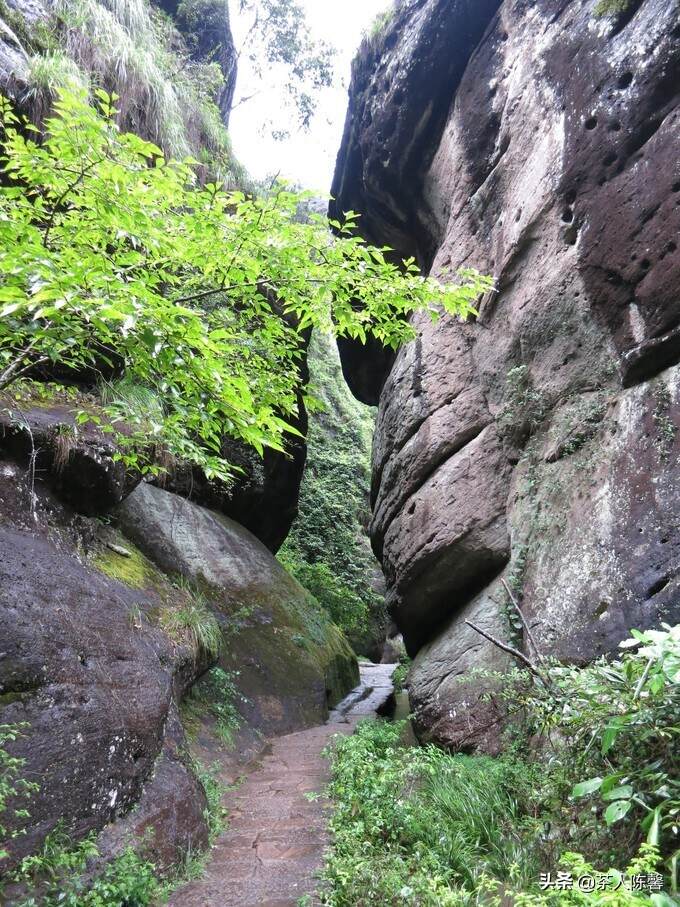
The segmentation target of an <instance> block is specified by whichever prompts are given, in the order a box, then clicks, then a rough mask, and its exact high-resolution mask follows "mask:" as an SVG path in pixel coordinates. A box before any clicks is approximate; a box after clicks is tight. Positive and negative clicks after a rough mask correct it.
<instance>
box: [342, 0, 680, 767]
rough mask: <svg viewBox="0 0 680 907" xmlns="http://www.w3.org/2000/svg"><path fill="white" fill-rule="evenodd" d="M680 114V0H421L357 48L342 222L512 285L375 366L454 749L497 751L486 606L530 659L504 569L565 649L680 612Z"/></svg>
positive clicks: (385, 502)
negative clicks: (471, 616) (618, 6)
mask: <svg viewBox="0 0 680 907" xmlns="http://www.w3.org/2000/svg"><path fill="white" fill-rule="evenodd" d="M499 6H500V8H498V7H499ZM471 22H472V23H473V24H474V26H475V27H474V28H473V27H471ZM444 34H448V35H450V36H453V35H455V42H456V47H457V49H458V53H456V54H451V52H450V47H451V41H452V40H454V39H453V37H451V38H450V40H449V43H444V44H442V43H441V38H442V35H444ZM452 57H455V73H453V72H452V73H451V74H450V76H449V78H448V81H447V82H446V83H442V81H440V80H437V79H435V78H434V77H433V75H432V74H433V72H434V71H435V70H437V68H438V67H439V69H440V70H441V71H444V70H446V69H447V68H449V69H451V67H453V66H454V63H452V60H451V58H452ZM679 105H680V10H679V8H678V4H677V2H675V0H642V2H640V0H635V2H632V3H631V4H629V8H628V9H627V11H625V12H623V13H621V14H619V15H616V16H609V17H607V16H605V17H597V16H595V15H594V10H593V3H591V2H586V0H574V2H562V0H540V2H538V3H535V2H528V0H505V2H503V3H502V4H493V3H489V4H481V5H475V7H474V10H473V9H472V7H471V6H470V4H469V3H466V2H463V0H450V2H448V3H446V4H442V3H438V2H437V0H412V2H404V3H402V4H399V6H398V9H397V12H396V14H395V16H394V18H393V20H392V22H391V23H390V24H388V26H387V28H386V29H385V31H384V32H383V33H382V35H381V36H380V37H379V39H377V40H374V42H373V44H372V45H371V47H370V48H364V49H363V50H362V52H361V54H360V56H359V58H358V60H357V61H356V63H355V68H354V73H353V84H352V88H351V91H350V108H349V112H348V121H347V126H346V129H345V135H344V139H343V147H342V149H341V152H340V155H339V158H338V169H337V171H336V176H335V181H334V187H335V195H336V202H335V208H334V213H336V214H337V213H338V212H340V211H342V210H348V209H350V208H351V209H353V210H355V211H358V212H359V213H360V214H361V215H362V219H361V221H360V223H361V224H362V229H363V230H364V231H365V233H366V235H367V236H368V238H370V239H371V240H373V241H377V242H380V243H383V242H387V243H390V244H392V245H393V246H394V247H395V248H396V249H397V250H398V251H399V252H400V253H407V254H413V255H416V256H417V258H418V260H419V261H420V263H421V265H422V266H423V267H424V268H425V269H426V270H429V271H430V272H431V273H432V274H433V275H435V276H440V277H441V278H442V279H445V280H448V279H451V278H450V276H449V275H450V274H451V273H452V272H455V270H456V269H457V268H459V267H461V266H466V267H467V266H473V267H477V268H478V269H479V270H480V271H482V272H484V273H488V274H492V275H493V276H494V278H495V280H496V287H497V292H495V293H490V294H488V296H486V297H485V298H483V299H482V300H480V303H479V306H478V308H479V316H478V317H477V318H476V319H475V321H474V322H473V323H469V324H465V325H463V324H460V323H459V322H457V321H455V320H454V319H451V318H448V317H446V318H443V319H442V320H441V321H440V322H439V323H437V324H434V325H433V324H431V323H430V322H429V321H428V320H426V319H420V318H416V319H415V320H414V324H415V326H416V327H417V331H418V337H417V340H416V341H415V342H414V343H412V344H409V345H408V346H407V347H405V348H404V349H402V350H401V351H400V352H399V353H398V354H397V356H396V358H395V360H394V362H393V363H392V364H391V365H390V364H389V363H388V371H387V373H386V372H385V370H384V365H385V363H384V362H383V361H381V360H380V359H376V357H372V358H371V359H370V362H372V363H373V364H374V365H377V366H379V368H377V370H375V371H374V374H373V385H372V392H373V393H379V394H380V411H379V417H378V427H377V431H376V439H375V448H374V466H373V514H374V515H373V523H372V533H373V541H374V546H375V548H376V550H377V551H378V553H379V554H380V555H381V556H382V560H383V565H384V567H385V569H386V576H387V579H388V585H389V595H390V599H391V601H392V605H393V610H394V614H395V616H396V618H397V620H398V622H399V623H400V627H401V629H403V631H404V635H405V640H406V644H407V646H408V647H409V649H410V650H411V651H412V652H414V651H416V650H418V649H420V652H419V655H418V659H417V663H416V665H417V666H416V670H415V671H414V674H413V679H412V683H411V694H412V698H413V701H414V703H415V705H416V708H417V713H418V714H419V716H420V717H419V726H420V729H421V733H423V734H424V735H425V736H427V737H428V738H430V739H434V740H436V741H439V742H442V743H446V744H447V745H449V746H456V745H460V746H461V747H462V748H465V749H473V748H474V747H475V745H479V746H480V747H487V748H488V747H489V740H490V737H489V733H488V732H487V731H488V728H491V727H492V724H493V721H494V720H496V719H495V718H492V717H490V716H489V715H488V714H486V715H485V710H486V709H487V705H486V699H483V700H482V701H478V698H477V697H476V695H474V689H473V687H471V686H470V685H469V684H468V685H467V688H465V689H464V686H465V685H464V684H461V683H460V682H458V681H456V682H455V683H453V678H454V677H456V676H457V675H458V674H460V673H461V665H462V666H463V671H462V673H465V672H466V671H468V668H469V667H470V666H471V665H472V660H471V659H469V658H468V656H467V655H466V652H468V651H472V649H471V648H470V645H471V641H472V640H473V637H470V635H469V634H470V633H473V634H474V631H472V630H470V628H468V627H467V625H465V624H464V618H465V615H467V614H468V613H469V609H470V608H475V609H477V610H479V609H481V614H482V615H483V616H485V619H486V620H488V621H491V622H492V623H493V625H494V626H495V627H496V634H495V635H497V636H500V637H502V638H504V639H506V640H508V639H510V640H511V641H514V642H515V643H516V644H518V645H521V646H524V648H525V651H528V649H527V640H526V639H524V638H523V635H522V632H521V625H520V627H519V628H518V626H517V619H516V615H515V617H514V618H513V606H512V604H511V602H510V601H509V599H508V595H507V593H506V592H505V590H504V587H503V586H502V585H501V584H500V583H499V579H500V578H503V579H505V580H506V581H507V582H508V584H509V585H510V587H511V588H512V589H513V590H514V594H515V597H516V598H517V599H518V601H519V602H520V603H521V607H522V609H523V611H524V613H525V615H526V617H527V618H528V619H529V621H530V624H531V626H532V631H533V635H534V636H535V637H536V638H537V640H538V643H539V646H541V647H543V648H544V651H545V652H546V653H548V654H552V655H555V656H557V657H558V658H562V659H565V660H570V661H576V662H580V663H584V662H587V661H589V660H591V659H592V658H593V657H595V656H597V655H598V654H601V653H607V652H612V651H614V650H615V649H616V647H617V645H618V642H619V641H620V640H621V639H622V637H623V636H625V635H626V634H627V632H628V631H629V629H630V627H633V626H637V627H641V628H644V627H649V626H652V625H654V624H658V622H659V621H661V620H670V621H674V620H677V619H678V617H679V616H680V611H679V609H678V604H677V602H678V597H677V587H678V585H679V582H678V568H677V564H678V561H677V555H676V551H675V548H676V547H677V544H678V542H677V536H678V526H680V497H679V496H678V493H677V487H678V479H679V478H680V476H679V473H680V466H679V464H678V456H677V454H678V441H677V433H678V428H679V427H680V394H679V391H678V366H677V364H676V363H678V362H680V342H679V341H678V337H679V336H680V309H679V308H678V299H679V298H680V294H679V292H678V291H679V288H680V251H678V239H677V237H678V232H679V231H680V170H679V169H678V164H677V160H678V158H677V147H678V139H679V138H680V115H679ZM429 111H433V112H440V113H439V114H438V115H436V116H435V115H434V114H432V115H431V114H430V113H428V112H429ZM441 111H444V114H441ZM418 115H419V116H420V117H421V119H420V120H417V119H416V118H417V117H418ZM416 122H417V123H418V124H419V128H418V129H417V130H416V131H415V132H414V125H413V124H414V123H416ZM388 125H389V126H390V130H389V135H388V132H387V131H386V130H387V126H388ZM379 133H381V134H382V137H384V141H379V139H381V134H379ZM414 136H415V139H414ZM383 149H384V150H383ZM414 149H415V151H414ZM414 155H415V156H414ZM381 156H382V165H381V166H378V160H379V159H380V158H381ZM416 157H418V159H419V160H420V163H421V167H420V168H419V167H417V166H416V165H415V163H414V161H415V159H416ZM357 361H360V362H361V359H360V357H359V354H358V352H357V350H356V349H353V350H352V357H351V359H347V361H346V367H347V368H355V369H357V371H358V373H359V374H360V376H361V381H362V382H363V384H365V383H366V380H367V375H368V374H369V373H370V368H371V366H370V364H369V360H367V361H366V362H362V364H361V366H357V365H356V362H357ZM381 369H382V371H381ZM499 615H500V617H499ZM504 615H506V616H504ZM508 616H509V617H510V619H508ZM501 619H502V620H501ZM498 620H501V624H500V625H498V624H497V621H498ZM490 625H491V624H490ZM482 642H483V640H482V639H481V637H480V638H479V639H478V640H477V643H478V645H477V648H476V651H475V658H474V665H475V667H477V668H484V667H485V665H486V666H489V667H491V668H493V669H495V668H496V667H497V658H498V653H497V651H496V650H495V649H494V647H493V646H492V645H491V644H488V645H487V644H483V645H482ZM421 647H422V648H421ZM480 684H481V681H480ZM481 685H482V686H483V684H481ZM473 686H474V685H473ZM471 689H472V690H473V695H472V696H471V695H470V690H471ZM462 713H465V714H466V715H467V719H466V720H467V724H466V725H465V727H463V725H462V724H461V722H460V716H461V714H462ZM470 729H472V732H470Z"/></svg>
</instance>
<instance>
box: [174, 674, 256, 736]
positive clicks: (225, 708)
mask: <svg viewBox="0 0 680 907" xmlns="http://www.w3.org/2000/svg"><path fill="white" fill-rule="evenodd" d="M237 678H238V672H236V671H225V670H223V669H222V668H219V667H215V668H211V669H210V670H209V671H208V672H207V673H206V674H204V675H203V677H202V678H201V679H200V680H199V681H198V682H197V683H195V684H194V685H193V687H192V688H191V690H190V692H189V693H188V695H187V696H186V697H185V699H184V701H183V702H182V708H181V711H182V717H183V720H184V724H185V727H186V729H187V732H188V734H189V736H190V737H192V736H193V735H194V734H195V733H196V732H197V730H198V726H199V724H200V721H201V719H202V718H203V717H204V716H205V715H206V714H207V715H209V716H211V717H212V718H213V720H214V722H215V733H216V734H217V736H218V737H219V738H220V740H222V742H223V743H224V744H226V745H227V746H231V745H232V744H233V742H234V734H235V733H236V731H237V730H238V729H239V727H240V726H241V724H242V723H243V719H242V718H241V714H240V712H239V711H238V708H237V705H236V703H237V702H238V701H239V700H240V701H245V700H244V697H243V694H242V693H241V692H240V690H239V689H238V686H237Z"/></svg>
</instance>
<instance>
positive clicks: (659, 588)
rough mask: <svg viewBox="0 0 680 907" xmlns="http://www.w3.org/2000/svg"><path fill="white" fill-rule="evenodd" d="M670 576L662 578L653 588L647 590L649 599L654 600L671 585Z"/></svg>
mask: <svg viewBox="0 0 680 907" xmlns="http://www.w3.org/2000/svg"><path fill="white" fill-rule="evenodd" d="M670 581H671V578H670V576H662V577H661V579H660V580H657V582H655V583H654V584H653V585H652V586H650V587H649V589H648V590H647V596H646V597H647V598H652V597H653V596H654V595H658V594H659V592H662V591H663V590H664V589H665V588H666V586H667V585H668V584H669V583H670Z"/></svg>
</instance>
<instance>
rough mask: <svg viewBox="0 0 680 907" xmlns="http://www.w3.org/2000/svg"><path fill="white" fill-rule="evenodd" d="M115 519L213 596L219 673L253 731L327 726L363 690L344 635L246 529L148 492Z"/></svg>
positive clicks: (151, 553) (162, 564) (165, 565)
mask: <svg viewBox="0 0 680 907" xmlns="http://www.w3.org/2000/svg"><path fill="white" fill-rule="evenodd" d="M115 519H116V521H117V524H118V526H119V528H120V530H121V531H122V533H123V534H124V536H125V537H126V538H127V539H129V540H130V541H131V542H132V543H134V544H135V545H137V546H138V547H139V548H140V549H141V551H142V552H143V553H144V555H146V557H148V558H149V559H150V561H152V562H153V563H154V564H155V565H156V566H157V567H158V568H159V569H160V570H161V571H163V572H166V573H171V574H180V575H181V576H183V577H184V578H185V580H187V581H189V582H191V583H193V584H195V585H196V587H197V588H200V589H201V590H202V592H203V593H204V595H205V597H206V600H207V601H208V602H209V604H210V607H211V609H212V610H213V611H214V613H215V614H216V616H217V618H218V620H219V621H220V624H221V625H222V627H223V631H224V633H225V645H224V646H223V648H222V654H221V655H220V665H221V667H223V668H224V670H227V671H237V672H238V688H239V692H240V693H241V694H242V696H243V701H241V702H240V703H239V709H240V710H241V712H242V713H243V716H244V718H245V720H246V721H247V723H248V724H249V725H250V726H251V727H254V728H256V729H257V730H260V731H261V732H262V733H264V734H274V733H286V732H287V731H291V730H294V729H297V728H301V727H305V726H309V725H313V724H316V723H320V722H322V721H324V720H325V718H326V717H327V714H328V709H329V707H331V706H332V705H334V704H335V703H336V702H337V701H338V700H339V699H341V698H342V696H344V694H345V693H346V692H348V691H349V690H350V689H352V687H353V686H355V685H356V683H357V682H358V677H359V672H358V665H357V661H356V658H355V656H354V653H353V652H352V650H351V648H350V646H349V644H348V643H347V641H346V640H345V638H344V636H343V634H342V633H341V631H340V630H339V629H338V628H337V627H336V626H335V625H334V624H333V623H332V622H331V620H330V619H329V618H328V616H327V615H326V614H325V612H324V611H323V609H321V608H320V607H319V605H318V604H317V602H316V601H315V600H314V598H313V597H312V596H311V595H310V594H309V593H308V592H306V590H304V589H303V588H302V586H300V584H299V583H298V582H297V581H296V580H295V579H293V577H291V576H290V575H289V574H288V573H286V571H285V570H284V569H283V567H282V566H281V565H280V564H279V563H278V561H277V560H276V558H274V557H273V556H272V554H271V553H270V551H269V550H268V549H267V548H266V547H265V546H264V545H263V544H262V543H261V542H259V541H258V540H257V539H256V538H255V536H254V535H252V534H251V533H250V532H249V531H248V530H247V529H245V528H244V527H243V526H240V525H239V524H238V523H235V522H234V521H233V520H230V519H229V518H228V517H225V516H223V515H221V514H218V513H215V512H213V511H210V510H207V509H206V508H204V507H199V506H198V505H196V504H193V503H192V502H190V501H187V500H185V499H184V498H181V497H178V496H177V495H174V494H172V493H170V492H167V491H163V490H162V489H159V488H155V487H153V486H151V485H146V484H144V485H141V486H140V487H139V488H137V489H136V491H135V492H134V493H133V494H132V495H130V497H129V498H127V499H126V500H125V501H124V502H123V504H122V505H121V506H120V507H119V508H118V509H117V510H116V512H115Z"/></svg>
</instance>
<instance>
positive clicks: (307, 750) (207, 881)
mask: <svg viewBox="0 0 680 907" xmlns="http://www.w3.org/2000/svg"><path fill="white" fill-rule="evenodd" d="M395 667H396V666H395V665H371V664H366V665H361V682H360V684H359V686H358V687H357V688H356V689H355V690H353V691H352V692H351V693H350V694H349V696H347V697H346V698H345V699H344V700H343V702H341V703H340V705H339V706H338V707H337V708H336V709H335V710H334V711H333V712H332V713H331V715H330V717H329V720H328V723H327V724H325V725H320V726H319V727H314V728H310V729H308V730H305V731H298V732H297V733H295V734H287V735H286V736H284V737H278V738H276V739H274V740H273V741H272V744H271V751H270V752H269V753H268V754H267V755H265V756H264V757H263V758H262V759H261V760H260V762H259V763H258V764H257V765H256V766H255V767H254V768H253V770H252V771H251V772H250V773H249V774H248V775H247V777H246V778H245V780H244V782H243V783H242V784H241V785H240V786H239V787H238V788H237V789H236V790H235V791H233V792H232V793H231V794H229V796H228V799H227V801H226V803H225V805H226V807H227V808H228V810H229V828H228V829H227V831H226V832H225V833H224V834H223V835H222V836H221V837H220V838H219V840H218V841H217V843H216V845H215V847H214V848H213V850H212V852H211V856H210V861H209V863H208V866H207V870H206V873H205V875H204V876H203V877H202V878H201V879H198V880H197V881H194V882H190V883H189V884H188V885H185V886H183V887H182V888H180V889H178V890H177V891H176V892H175V893H174V894H173V896H172V897H171V899H170V902H169V903H170V905H171V907H255V905H266V907H294V905H296V904H297V903H298V900H299V899H300V898H301V897H303V895H310V896H312V895H313V893H314V890H315V888H316V886H317V882H316V873H317V872H318V870H319V869H320V868H321V865H322V863H323V852H324V848H325V846H326V843H327V834H326V815H325V813H326V809H327V805H326V804H324V802H323V801H322V800H315V801H312V802H310V801H309V800H308V799H307V798H306V796H305V794H307V793H310V792H316V793H319V792H321V791H322V790H323V788H324V785H325V784H326V782H327V780H328V762H327V760H326V759H324V758H323V756H322V755H321V753H322V751H323V749H324V748H325V747H326V745H327V744H328V742H329V741H330V739H331V737H332V736H333V735H334V734H338V733H339V734H349V733H352V731H353V730H354V726H355V725H356V723H357V721H359V720H360V719H361V718H366V717H369V716H371V715H375V714H376V711H377V710H378V709H379V708H380V707H381V706H382V705H383V704H384V703H385V701H386V700H387V699H388V698H389V696H390V695H391V693H392V680H391V678H392V673H393V671H394V668H395ZM309 903H314V901H309Z"/></svg>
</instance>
